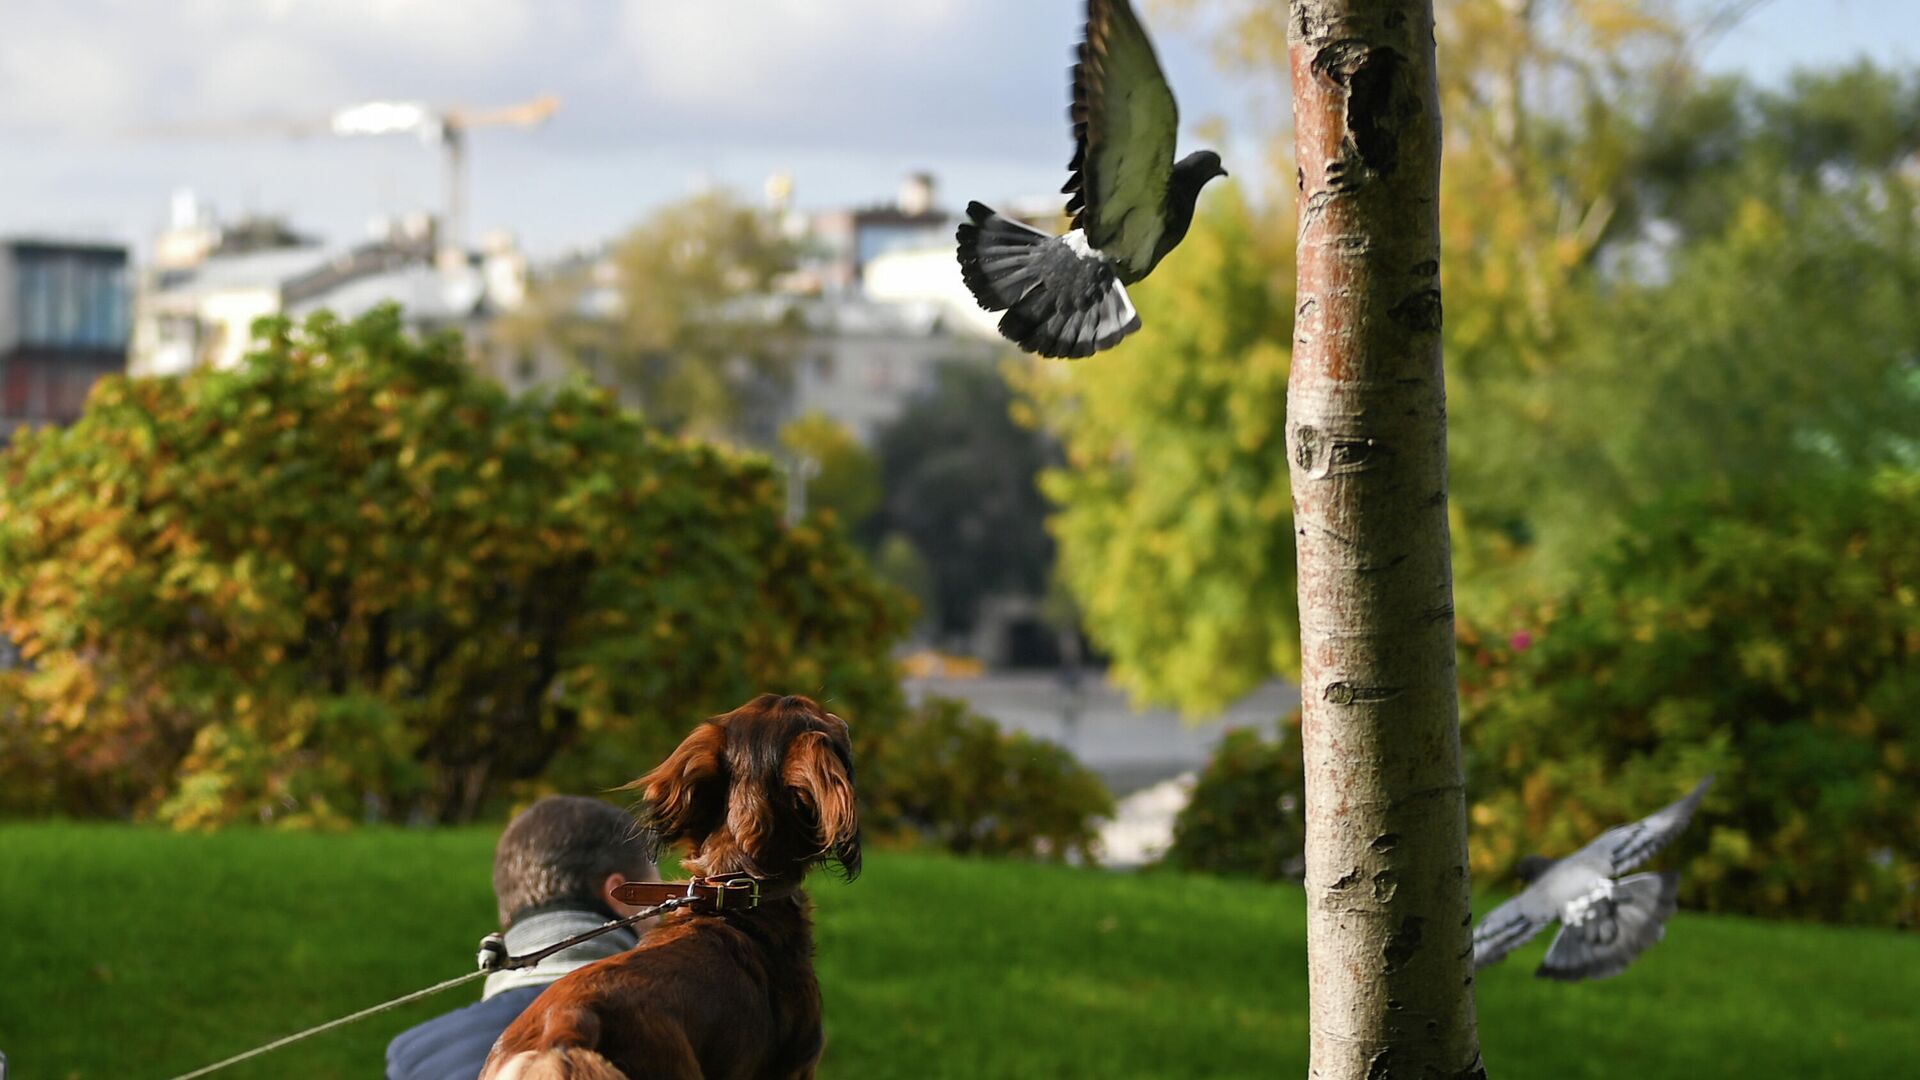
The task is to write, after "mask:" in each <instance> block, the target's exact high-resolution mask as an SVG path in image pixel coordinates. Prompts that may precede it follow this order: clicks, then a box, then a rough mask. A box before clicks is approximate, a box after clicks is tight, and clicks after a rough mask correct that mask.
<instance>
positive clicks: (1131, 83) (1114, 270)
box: [957, 0, 1227, 357]
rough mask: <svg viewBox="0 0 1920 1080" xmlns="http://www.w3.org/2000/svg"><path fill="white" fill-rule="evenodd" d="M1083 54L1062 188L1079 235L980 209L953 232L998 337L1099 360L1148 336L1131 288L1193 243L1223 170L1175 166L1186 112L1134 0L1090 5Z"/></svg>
mask: <svg viewBox="0 0 1920 1080" xmlns="http://www.w3.org/2000/svg"><path fill="white" fill-rule="evenodd" d="M1078 56H1079V59H1078V61H1077V62H1076V63H1075V64H1074V66H1073V106H1072V108H1070V109H1069V110H1068V112H1067V115H1068V117H1069V118H1070V119H1071V120H1072V121H1073V137H1074V140H1075V143H1076V146H1075V148H1074V151H1073V161H1072V162H1071V163H1070V164H1069V165H1068V166H1067V169H1068V170H1069V171H1070V172H1071V173H1072V175H1071V176H1070V177H1069V178H1068V180H1067V184H1066V186H1065V187H1063V188H1061V189H1060V190H1061V191H1062V192H1063V193H1070V194H1072V196H1073V199H1072V200H1071V201H1069V202H1068V203H1067V212H1068V213H1070V214H1072V215H1073V230H1072V231H1071V232H1068V233H1067V234H1066V235H1065V236H1049V235H1047V234H1046V233H1043V232H1041V231H1039V230H1038V229H1033V228H1029V227H1028V226H1026V225H1024V224H1021V223H1020V222H1018V221H1014V220H1011V219H1009V218H1006V217H1002V216H1001V215H1000V214H998V213H995V212H994V211H993V210H991V209H989V208H988V207H986V206H984V205H982V204H980V203H977V202H972V203H968V204H967V220H966V221H965V222H964V223H962V224H961V226H960V231H959V233H958V234H957V238H958V239H959V241H960V274H961V277H963V278H964V279H965V280H966V283H967V288H968V289H969V290H971V291H972V292H973V298H974V299H975V300H977V301H979V302H980V306H981V307H983V308H985V309H986V310H988V311H1004V312H1006V315H1004V316H1002V317H1001V319H1000V333H1002V334H1004V335H1005V336H1006V337H1007V338H1008V339H1009V340H1011V341H1013V342H1014V343H1016V344H1018V345H1019V346H1020V347H1021V348H1022V349H1025V350H1027V351H1028V352H1034V353H1039V354H1040V355H1041V356H1055V357H1082V356H1092V355H1093V354H1094V353H1096V352H1099V351H1100V350H1101V349H1109V348H1112V347H1113V346H1114V345H1116V344H1118V343H1119V341H1120V339H1121V338H1123V337H1126V336H1127V335H1128V334H1131V333H1133V332H1134V331H1135V330H1138V329H1140V316H1139V314H1138V313H1136V312H1135V311H1134V310H1133V301H1131V300H1129V299H1127V289H1126V287H1127V286H1128V285H1131V284H1133V283H1134V282H1136V281H1139V280H1140V279H1141V278H1144V277H1146V276H1147V275H1148V274H1150V273H1152V272H1153V268H1154V267H1155V266H1158V265H1159V264H1160V260H1161V259H1164V258H1166V256H1167V252H1169V251H1172V250H1173V249H1174V247H1175V246H1176V245H1178V244H1179V243H1180V241H1181V240H1182V239H1184V238H1185V237H1186V235H1187V227H1188V226H1190V225H1192V224H1193V204H1194V201H1195V200H1196V199H1198V198H1199V197H1200V189H1201V188H1202V187H1205V186H1206V183H1207V181H1209V180H1211V179H1213V178H1214V177H1216V176H1225V175H1227V171H1226V170H1225V169H1223V168H1221V167H1220V155H1219V154H1216V153H1214V152H1213V151H1211V150H1199V151H1195V152H1194V153H1191V154H1188V155H1187V156H1186V157H1184V158H1181V159H1180V160H1179V161H1177V162H1176V161H1174V160H1173V151H1174V137H1175V136H1176V135H1177V134H1178V133H1179V130H1180V110H1179V108H1178V107H1177V106H1176V105H1175V104H1174V101H1173V91H1172V90H1171V89H1170V88H1168V86H1167V78H1166V76H1165V75H1163V74H1161V72H1160V61H1159V60H1158V58H1156V57H1155V56H1154V54H1153V42H1151V41H1149V40H1147V32H1146V31H1145V30H1143V29H1141V27H1140V20H1139V19H1138V18H1136V17H1135V16H1134V14H1133V8H1132V7H1131V6H1130V5H1129V4H1128V3H1127V0H1087V30H1086V40H1085V41H1083V42H1081V43H1080V49H1079V54H1078Z"/></svg>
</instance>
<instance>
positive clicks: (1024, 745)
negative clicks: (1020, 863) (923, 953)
mask: <svg viewBox="0 0 1920 1080" xmlns="http://www.w3.org/2000/svg"><path fill="white" fill-rule="evenodd" d="M861 752H862V753H863V754H865V755H867V756H866V757H864V758H863V759H862V760H861V762H860V769H861V779H860V794H861V797H862V799H863V800H864V802H865V804H866V808H865V809H866V815H867V818H866V821H867V825H868V828H869V829H870V830H872V831H874V832H876V833H877V834H878V835H879V836H880V837H881V838H883V839H890V840H894V841H898V842H905V843H909V844H913V843H922V844H931V845H935V846H938V847H942V848H945V849H947V850H949V851H953V852H957V853H959V854H963V855H969V854H971V855H1021V856H1031V857H1038V858H1045V859H1052V860H1056V861H1059V860H1066V859H1070V858H1073V859H1081V860H1086V859H1089V858H1090V857H1091V856H1092V854H1093V847H1094V844H1095V841H1096V839H1097V836H1098V832H1099V830H1098V827H1097V825H1096V823H1095V820H1096V819H1097V818H1102V817H1107V816H1110V815H1111V814H1112V813H1113V797H1112V796H1111V795H1110V794H1108V792H1107V789H1106V787H1105V785H1103V784H1101V782H1100V779H1099V777H1096V776H1094V775H1093V774H1092V773H1091V772H1088V771H1087V770H1086V769H1085V768H1084V767H1083V766H1081V765H1080V764H1079V763H1078V762H1076V761H1075V760H1074V759H1073V755H1071V754H1069V753H1068V752H1067V751H1066V750H1064V749H1062V748H1061V747H1059V746H1057V745H1055V744H1053V743H1050V742H1046V741H1045V740H1042V739H1036V738H1033V737H1031V736H1029V735H1025V734H1022V733H1020V732H1012V731H1003V730H1001V728H1000V727H999V725H997V724H995V723H994V722H993V721H991V720H988V719H986V718H985V717H982V716H978V715H976V714H974V713H973V712H971V711H970V710H969V709H968V708H967V705H966V703H965V702H961V701H955V700H952V699H950V698H941V697H929V698H927V699H925V700H924V701H922V702H921V703H920V704H919V705H917V706H915V707H914V708H912V709H909V710H908V711H907V712H906V714H905V715H904V716H902V717H901V718H900V719H899V721H898V722H896V723H895V724H893V725H892V726H891V727H890V728H888V729H887V730H884V731H882V732H880V733H879V734H878V736H877V737H876V738H874V739H872V740H870V741H869V742H868V744H867V745H866V746H865V747H864V748H863V749H862V751H861Z"/></svg>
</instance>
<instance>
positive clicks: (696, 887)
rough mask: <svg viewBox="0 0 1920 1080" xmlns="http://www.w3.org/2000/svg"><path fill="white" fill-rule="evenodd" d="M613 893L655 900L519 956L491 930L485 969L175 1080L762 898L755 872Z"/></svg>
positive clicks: (624, 887) (484, 944)
mask: <svg viewBox="0 0 1920 1080" xmlns="http://www.w3.org/2000/svg"><path fill="white" fill-rule="evenodd" d="M613 895H614V898H615V899H616V900H619V901H620V902H621V903H624V904H632V903H651V904H652V906H651V907H648V908H646V909H644V910H642V911H638V912H635V913H634V914H632V915H629V916H627V917H626V918H624V919H614V920H613V921H611V922H605V923H601V924H600V925H599V926H596V927H594V928H593V929H591V930H587V931H583V932H581V933H578V934H575V935H573V936H572V937H570V938H567V939H565V940H564V941H556V942H554V943H553V944H552V945H549V946H547V947H546V948H544V949H539V950H536V951H534V952H530V953H523V954H521V955H519V956H508V955H507V943H506V939H505V938H504V937H502V936H501V935H499V934H497V933H494V934H488V935H487V936H486V937H484V938H481V939H480V955H479V957H478V958H477V960H478V964H479V968H480V970H478V971H469V972H468V973H466V974H465V975H458V976H455V977H454V978H451V979H447V980H446V981H444V982H437V983H434V984H433V985H432V986H429V987H426V988H425V989H421V990H415V991H414V992H412V993H411V994H402V995H401V996H399V997H397V998H394V999H393V1000H391V1001H383V1002H381V1003H380V1004H378V1005H373V1006H369V1007H368V1008H365V1009H361V1010H360V1011H359V1012H356V1013H349V1014H348V1015H346V1016H342V1017H339V1018H337V1019H333V1020H329V1021H327V1022H326V1023H324V1024H316V1025H314V1026H313V1027H310V1028H307V1029H306V1030H304V1031H296V1032H294V1033H293V1034H291V1035H288V1036H285V1037H283V1038H279V1039H275V1040H273V1041H272V1042H270V1043H267V1044H265V1045H262V1046H256V1047H254V1048H253V1049H251V1050H247V1051H245V1052H243V1053H239V1054H235V1055H233V1056H232V1057H230V1058H225V1059H223V1060H220V1061H216V1062H214V1063H213V1064H211V1065H204V1066H202V1067H200V1068H198V1069H195V1070H194V1071H192V1072H190V1073H181V1074H180V1075H179V1076H176V1077H174V1078H173V1080H195V1078H196V1077H201V1076H207V1075H210V1074H212V1073H216V1072H219V1071H220V1070H221V1069H224V1068H227V1067H228V1066H231V1065H238V1064H240V1063H241V1062H243V1061H249V1060H251V1059H253V1058H257V1057H259V1056H261V1055H262V1054H270V1053H272V1052H273V1051H275V1050H278V1049H280V1048H281V1047H283V1046H291V1045H293V1044H294V1043H297V1042H299V1041H301V1040H302V1039H308V1038H312V1037H313V1036H315V1035H319V1034H322V1033H324V1032H328V1031H332V1030H333V1029H334V1028H340V1027H346V1026H347V1025H348V1024H351V1023H354V1022H356V1021H360V1020H365V1019H366V1018H367V1017H369V1016H375V1015H378V1014H380V1013H383V1012H386V1011H387V1010H389V1009H397V1008H399V1007H400V1006H402V1005H405V1004H408V1003H409V1002H414V1001H419V1000H420V999H421V998H425V997H432V996H433V995H435V994H437V993H439V992H441V991H442V990H451V989H453V988H454V987H456V986H459V985H461V984H463V983H469V982H472V981H473V980H475V979H482V978H485V977H487V976H488V975H492V974H493V973H495V972H497V971H518V970H519V969H521V968H529V967H532V966H534V965H535V964H538V963H539V962H540V961H542V960H545V959H546V958H547V957H549V956H552V955H553V954H554V953H557V952H564V951H565V950H567V949H571V948H573V947H574V946H575V945H579V944H581V943H582V942H587V941H592V940H593V939H594V938H597V937H599V936H600V935H602V934H610V933H612V932H613V931H615V930H620V929H623V928H625V927H628V926H632V925H633V924H634V923H637V922H642V921H644V920H647V919H651V918H653V917H654V916H656V915H665V914H666V913H667V912H670V911H675V910H678V909H680V908H689V907H699V906H705V907H708V908H709V909H711V910H713V911H744V910H750V909H752V908H756V907H758V906H760V901H761V899H762V897H761V893H760V882H759V881H757V880H755V879H754V878H750V877H744V876H738V877H728V878H695V879H694V880H692V881H628V882H624V883H622V884H620V885H618V886H616V887H615V888H614V892H613Z"/></svg>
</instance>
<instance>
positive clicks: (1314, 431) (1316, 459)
mask: <svg viewBox="0 0 1920 1080" xmlns="http://www.w3.org/2000/svg"><path fill="white" fill-rule="evenodd" d="M1293 460H1294V463H1295V464H1297V465H1299V466H1300V471H1301V472H1303V473H1306V474H1307V475H1308V476H1309V477H1311V478H1313V479H1315V480H1318V479H1320V478H1321V477H1323V476H1325V475H1327V470H1328V469H1329V468H1331V467H1332V465H1333V460H1332V455H1329V454H1323V453H1321V452H1320V429H1319V428H1317V427H1314V426H1313V425H1311V424H1302V425H1300V426H1299V427H1297V428H1294V429H1293Z"/></svg>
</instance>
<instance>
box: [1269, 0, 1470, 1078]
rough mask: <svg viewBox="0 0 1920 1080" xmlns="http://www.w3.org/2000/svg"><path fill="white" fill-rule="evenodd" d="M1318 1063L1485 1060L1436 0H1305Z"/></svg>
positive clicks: (1303, 531)
mask: <svg viewBox="0 0 1920 1080" xmlns="http://www.w3.org/2000/svg"><path fill="white" fill-rule="evenodd" d="M1288 45H1289V53H1290V57H1291V62H1292V75H1293V98H1294V128H1295V140H1296V158H1297V161H1298V164H1299V170H1300V171H1299V176H1298V180H1299V186H1300V194H1299V214H1300V230H1299V255H1298V259H1299V286H1298V287H1299V293H1298V297H1299V299H1298V303H1299V307H1298V310H1297V312H1296V320H1295V329H1294V352H1293V372H1292V376H1291V378H1290V380H1289V383H1288V388H1287V452H1288V458H1289V468H1290V471H1291V475H1292V479H1293V499H1294V518H1295V528H1296V530H1297V533H1298V535H1297V537H1296V540H1297V547H1298V551H1299V571H1300V626H1301V668H1302V675H1301V694H1302V698H1303V706H1304V713H1305V717H1304V723H1303V724H1302V728H1301V732H1302V741H1303V749H1304V751H1305V756H1306V777H1307V875H1306V887H1307V901H1308V924H1307V964H1308V969H1309V979H1310V983H1311V989H1312V1004H1311V1022H1312V1064H1311V1069H1310V1075H1311V1076H1313V1077H1319V1078H1326V1080H1389V1078H1395V1077H1407V1078H1409V1080H1412V1078H1418V1080H1428V1078H1468V1077H1484V1076H1485V1074H1486V1072H1485V1069H1484V1068H1483V1066H1482V1065H1481V1061H1480V1052H1479V1047H1478V1041H1477V1039H1476V1037H1475V1034H1474V1012H1473V971H1472V955H1471V952H1472V950H1471V947H1470V929H1469V925H1468V922H1469V919H1470V913H1469V912H1470V909H1469V906H1468V882H1467V858H1466V854H1467V853H1466V812H1465V798H1464V790H1463V786H1462V781H1461V770H1460V725H1459V713H1458V700H1457V687H1456V683H1455V678H1454V623H1453V578H1452V566H1451V560H1450V557H1449V554H1448V536H1447V472H1446V391H1445V387H1444V385H1443V382H1442V378H1441V368H1440V276H1439V271H1440V263H1439V258H1440V223H1439V190H1440V185H1439V181H1440V115H1439V89H1438V86H1437V84H1436V82H1435V77H1434V37H1433V5H1432V0H1293V4H1292V10H1291V13H1290V18H1289V20H1288Z"/></svg>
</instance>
